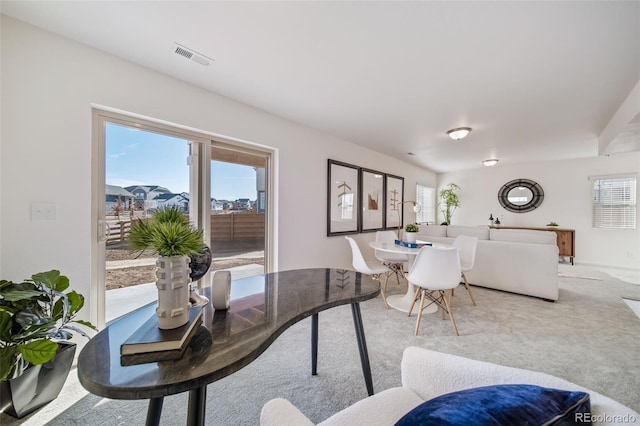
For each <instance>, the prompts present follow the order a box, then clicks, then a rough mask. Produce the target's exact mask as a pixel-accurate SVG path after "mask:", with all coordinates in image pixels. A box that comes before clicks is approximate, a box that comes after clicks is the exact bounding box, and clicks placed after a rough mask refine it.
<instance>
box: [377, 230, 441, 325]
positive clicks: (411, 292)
mask: <svg viewBox="0 0 640 426" xmlns="http://www.w3.org/2000/svg"><path fill="white" fill-rule="evenodd" d="M416 243H417V244H426V245H434V244H433V243H431V242H428V241H416ZM369 247H371V248H373V249H374V250H380V251H386V252H389V253H396V254H405V255H407V263H408V264H409V268H407V271H411V267H412V266H413V261H414V260H415V258H416V256H417V255H418V253H419V252H420V248H421V247H420V248H410V247H405V246H403V245H401V244H391V243H387V242H382V241H372V242H370V243H369ZM415 294H416V288H415V286H414V285H413V284H411V282H409V280H407V292H406V293H405V294H392V295H391V296H387V304H388V305H389V306H391V307H392V308H394V309H397V310H399V311H402V312H407V313H409V308H411V303H412V302H413V298H414V297H415ZM422 312H423V313H425V314H433V313H435V312H438V305H436V304H435V303H431V304H429V305H427V307H425V308H424V310H423V311H422Z"/></svg>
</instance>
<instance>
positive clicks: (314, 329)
mask: <svg viewBox="0 0 640 426" xmlns="http://www.w3.org/2000/svg"><path fill="white" fill-rule="evenodd" d="M317 374H318V314H313V315H311V375H313V376H315V375H317Z"/></svg>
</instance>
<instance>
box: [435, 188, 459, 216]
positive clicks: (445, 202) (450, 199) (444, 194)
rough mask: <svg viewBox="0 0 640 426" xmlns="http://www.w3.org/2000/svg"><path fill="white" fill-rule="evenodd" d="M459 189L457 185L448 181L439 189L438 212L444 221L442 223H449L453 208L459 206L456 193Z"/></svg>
mask: <svg viewBox="0 0 640 426" xmlns="http://www.w3.org/2000/svg"><path fill="white" fill-rule="evenodd" d="M459 189H460V187H459V186H458V185H456V184H455V183H450V184H448V185H447V186H446V187H445V188H442V189H441V190H440V200H441V202H440V207H441V208H440V212H442V214H443V216H444V222H445V223H443V225H451V216H453V212H454V211H455V209H456V208H458V207H460V200H459V199H458V194H456V191H457V190H459Z"/></svg>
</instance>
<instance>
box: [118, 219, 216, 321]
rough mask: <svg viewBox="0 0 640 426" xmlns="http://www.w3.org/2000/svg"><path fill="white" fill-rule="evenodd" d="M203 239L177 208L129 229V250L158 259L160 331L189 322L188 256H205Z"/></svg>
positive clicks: (133, 225) (157, 283)
mask: <svg viewBox="0 0 640 426" xmlns="http://www.w3.org/2000/svg"><path fill="white" fill-rule="evenodd" d="M202 235H203V234H202V230H201V229H194V228H193V227H192V226H191V224H190V223H189V220H188V219H187V218H186V217H185V215H184V214H183V213H182V211H181V210H180V209H179V208H177V207H166V208H163V209H160V210H158V211H156V212H155V213H154V214H153V216H152V217H151V218H150V219H147V220H143V219H138V220H137V221H135V222H134V223H133V224H132V226H131V231H130V232H129V237H128V243H129V247H130V248H131V249H132V250H137V251H140V253H142V252H143V251H145V250H147V249H151V250H153V251H154V252H155V253H157V254H158V256H160V257H159V259H158V260H157V261H156V266H157V269H156V278H157V279H156V285H157V287H158V309H157V310H156V313H157V315H158V327H159V328H162V329H172V328H177V327H180V326H182V325H184V324H186V323H187V321H188V320H189V308H190V303H189V282H190V270H189V263H190V261H191V259H190V256H193V255H197V254H200V253H203V252H204V250H205V244H204V241H203V239H202Z"/></svg>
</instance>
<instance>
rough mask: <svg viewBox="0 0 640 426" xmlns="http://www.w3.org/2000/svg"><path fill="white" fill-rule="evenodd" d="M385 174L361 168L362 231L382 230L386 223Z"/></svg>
mask: <svg viewBox="0 0 640 426" xmlns="http://www.w3.org/2000/svg"><path fill="white" fill-rule="evenodd" d="M384 188H385V174H384V173H382V172H378V171H376V170H370V169H365V168H362V169H360V205H361V206H362V208H361V209H360V210H361V211H362V214H361V215H360V231H361V232H374V231H381V230H383V229H384V225H385V213H386V209H385V199H386V198H385V192H384Z"/></svg>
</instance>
